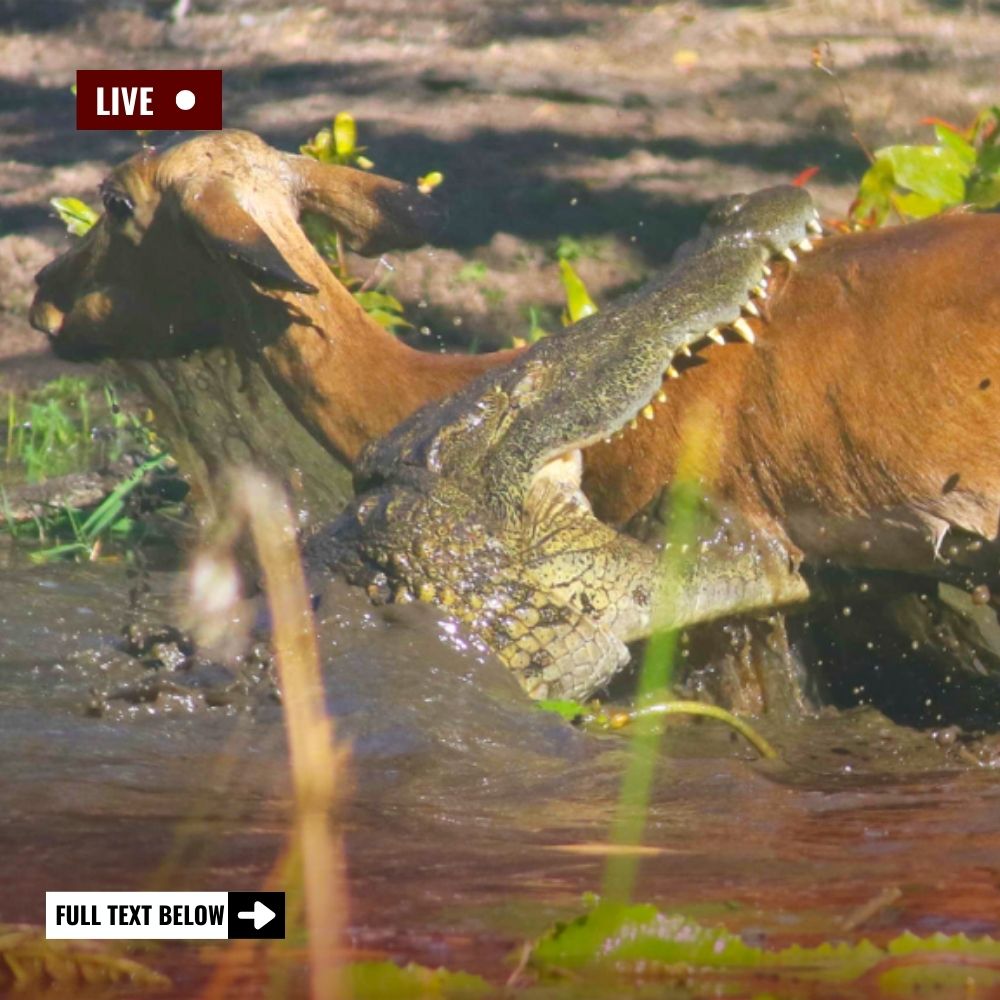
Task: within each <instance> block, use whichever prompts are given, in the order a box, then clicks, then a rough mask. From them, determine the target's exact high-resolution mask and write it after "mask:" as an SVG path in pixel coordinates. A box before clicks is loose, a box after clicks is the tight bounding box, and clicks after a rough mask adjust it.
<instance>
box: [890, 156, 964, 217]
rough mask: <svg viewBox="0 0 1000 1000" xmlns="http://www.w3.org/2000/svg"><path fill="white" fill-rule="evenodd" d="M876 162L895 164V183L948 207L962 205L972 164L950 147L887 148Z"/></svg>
mask: <svg viewBox="0 0 1000 1000" xmlns="http://www.w3.org/2000/svg"><path fill="white" fill-rule="evenodd" d="M875 158H876V160H880V159H884V160H888V161H889V163H891V164H892V171H893V176H894V179H895V182H896V183H897V184H898V185H899V186H900V187H904V188H908V189H909V190H910V191H914V192H916V193H917V194H922V195H924V196H925V197H927V198H932V199H934V200H936V201H939V202H941V203H942V204H944V205H960V204H961V203H962V199H963V197H964V195H965V178H966V177H968V176H969V174H970V172H971V171H972V164H971V163H966V162H965V161H963V159H962V158H961V156H959V155H958V153H956V152H955V151H954V150H953V149H951V148H950V147H948V146H886V147H885V148H884V149H880V150H878V151H877V152H876V154H875Z"/></svg>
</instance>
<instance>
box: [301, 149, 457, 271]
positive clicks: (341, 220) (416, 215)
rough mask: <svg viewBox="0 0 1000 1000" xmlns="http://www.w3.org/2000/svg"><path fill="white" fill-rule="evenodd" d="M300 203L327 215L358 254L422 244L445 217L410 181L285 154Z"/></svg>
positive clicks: (303, 208) (371, 254) (309, 210)
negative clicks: (403, 181) (405, 182)
mask: <svg viewBox="0 0 1000 1000" xmlns="http://www.w3.org/2000/svg"><path fill="white" fill-rule="evenodd" d="M285 160H286V162H287V163H288V165H289V167H290V168H291V170H292V175H293V177H294V178H295V185H296V194H297V195H298V201H299V207H300V208H301V209H302V210H303V211H306V212H316V213H318V214H320V215H324V216H326V217H327V218H328V219H330V221H331V222H332V223H333V224H334V225H335V226H336V228H337V229H338V230H339V231H340V232H341V233H343V235H344V239H345V240H346V242H347V245H348V246H349V247H350V248H351V249H352V250H356V251H357V252H358V253H361V254H366V255H368V256H375V255H377V254H380V253H384V252H386V251H387V250H405V249H407V248H409V247H415V246H419V245H420V244H421V243H425V242H427V240H428V239H429V238H430V237H431V236H433V234H434V233H435V232H436V231H437V229H438V228H439V226H440V222H441V212H440V209H439V208H438V207H437V206H436V205H435V204H434V202H433V201H431V199H430V198H428V197H427V196H426V195H423V194H421V193H420V192H419V191H418V190H417V189H416V188H414V187H411V186H410V185H409V184H401V183H400V182H399V181H394V180H390V179H389V178H387V177H379V175H378V174H369V173H365V172H364V171H363V170H354V169H353V168H351V167H337V166H331V165H329V164H324V163H318V162H317V161H316V160H313V159H311V158H309V157H307V156H292V155H288V154H286V157H285Z"/></svg>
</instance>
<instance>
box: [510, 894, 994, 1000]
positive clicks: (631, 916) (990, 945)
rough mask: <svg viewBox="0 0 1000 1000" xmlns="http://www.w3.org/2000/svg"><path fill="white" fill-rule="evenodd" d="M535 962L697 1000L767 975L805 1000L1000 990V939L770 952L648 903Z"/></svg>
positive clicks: (600, 907)
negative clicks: (818, 992)
mask: <svg viewBox="0 0 1000 1000" xmlns="http://www.w3.org/2000/svg"><path fill="white" fill-rule="evenodd" d="M528 964H529V966H530V967H531V968H532V969H534V970H535V971H536V972H537V973H538V974H539V975H540V976H541V977H542V978H543V979H550V978H560V977H566V976H568V975H569V976H573V977H577V976H579V975H581V974H586V976H587V978H588V982H590V983H593V982H594V981H595V980H597V981H599V982H601V983H603V984H605V987H606V988H607V987H609V986H613V985H616V986H617V988H619V989H620V988H623V987H627V985H628V984H629V983H633V984H634V983H641V982H650V981H655V982H661V983H662V982H668V981H675V982H678V983H683V984H684V985H685V986H688V987H695V990H694V992H695V995H704V994H710V995H712V996H717V995H719V992H718V991H719V990H722V991H723V993H722V995H726V987H725V985H724V984H726V983H729V984H730V985H731V984H732V983H733V981H734V980H735V981H737V982H738V981H742V984H743V986H744V988H747V986H748V981H750V980H753V979H755V978H758V979H760V978H764V977H765V976H766V978H767V988H768V990H769V992H770V994H771V995H775V996H795V997H801V996H802V995H803V993H805V992H807V990H806V986H807V984H821V983H839V984H841V985H842V987H843V988H848V986H849V984H853V986H854V987H855V988H860V987H861V986H862V985H864V986H865V987H867V988H869V989H878V990H880V991H881V992H880V993H879V995H880V996H884V995H889V996H896V997H905V996H916V995H928V994H932V993H933V992H938V991H948V990H950V989H953V988H959V989H960V990H962V991H963V995H971V992H970V991H975V990H976V988H977V987H993V988H995V987H996V985H997V984H998V983H1000V941H996V940H994V939H993V938H988V937H983V938H969V937H966V935H964V934H955V935H950V936H949V935H945V934H934V935H931V936H930V937H924V938H922V937H917V936H916V935H914V934H910V933H909V932H907V933H904V934H901V935H899V936H898V937H895V938H893V939H892V940H891V941H889V942H888V943H887V944H885V945H884V946H879V945H876V944H873V943H872V942H871V941H869V940H862V941H860V942H857V943H851V942H847V941H828V942H824V943H823V944H820V945H818V946H816V947H803V946H801V945H797V944H796V945H791V946H789V947H786V948H782V949H780V950H774V951H772V950H769V949H766V948H761V947H757V946H755V945H751V944H747V943H746V942H745V941H744V940H743V939H742V938H741V937H740V936H739V935H737V934H732V933H730V932H729V931H726V930H724V929H722V928H717V927H707V926H705V925H703V924H700V923H698V922H697V921H695V920H692V919H690V918H688V917H685V916H682V915H680V914H676V913H663V912H661V911H660V910H658V909H656V907H654V906H651V905H649V904H633V905H627V904H623V903H616V902H612V901H602V902H598V903H597V904H596V905H595V906H594V907H593V908H592V909H591V910H590V911H589V912H588V913H586V914H584V915H583V916H581V917H578V918H577V919H576V920H573V921H570V922H568V923H559V924H557V925H556V926H555V927H553V928H552V929H551V930H550V931H548V932H547V933H546V934H544V935H543V936H542V937H541V938H540V939H539V940H538V941H537V942H536V943H535V944H534V945H533V947H532V949H531V953H530V958H529V962H528ZM699 987H700V988H699ZM703 991H704V992H703ZM810 992H811V991H810ZM851 995H852V996H856V995H858V993H856V992H853V991H852V993H851ZM950 995H954V994H950Z"/></svg>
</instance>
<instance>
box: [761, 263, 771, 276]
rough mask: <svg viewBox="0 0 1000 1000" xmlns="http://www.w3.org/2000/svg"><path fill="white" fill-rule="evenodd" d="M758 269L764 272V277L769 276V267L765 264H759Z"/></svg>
mask: <svg viewBox="0 0 1000 1000" xmlns="http://www.w3.org/2000/svg"><path fill="white" fill-rule="evenodd" d="M760 269H761V270H762V271H763V272H764V277H765V278H770V277H771V269H770V268H769V267H768V266H767V264H761V266H760Z"/></svg>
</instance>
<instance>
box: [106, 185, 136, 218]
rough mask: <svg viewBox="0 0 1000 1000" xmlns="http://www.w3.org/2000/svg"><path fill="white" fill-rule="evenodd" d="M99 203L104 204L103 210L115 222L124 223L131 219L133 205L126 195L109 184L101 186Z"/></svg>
mask: <svg viewBox="0 0 1000 1000" xmlns="http://www.w3.org/2000/svg"><path fill="white" fill-rule="evenodd" d="M101 201H103V202H104V210H105V211H106V212H107V213H108V215H110V216H111V218H112V219H114V220H115V222H124V221H125V220H126V219H130V218H131V217H132V212H133V211H134V209H135V205H134V204H133V203H132V199H131V198H129V196H128V195H127V194H125V193H124V192H123V191H120V190H119V189H118V188H116V187H112V186H111V185H110V184H104V185H102V186H101Z"/></svg>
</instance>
